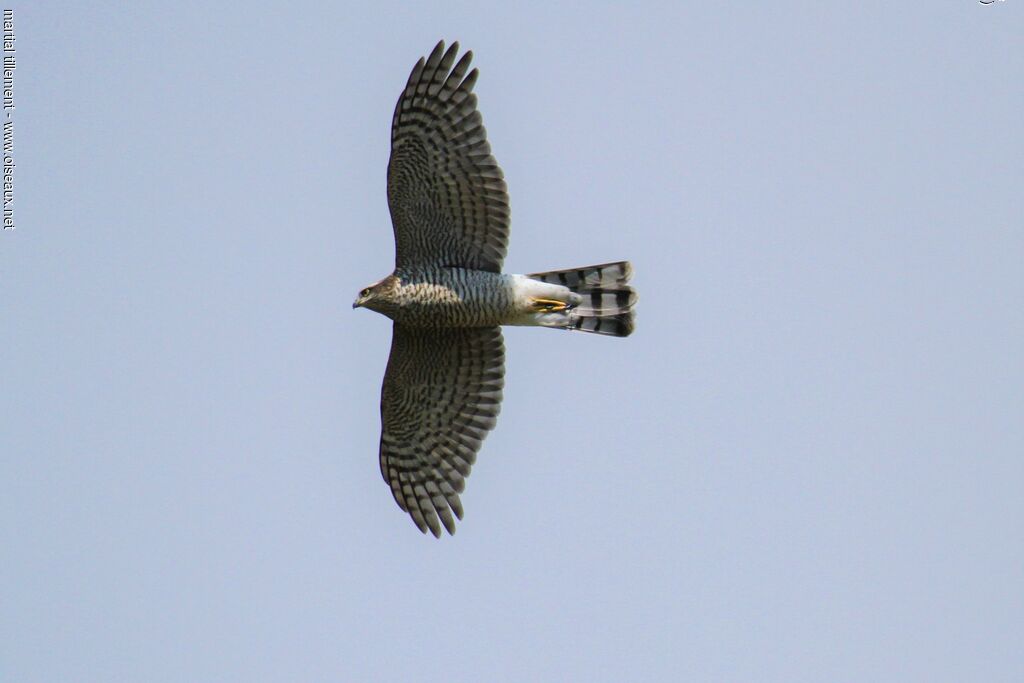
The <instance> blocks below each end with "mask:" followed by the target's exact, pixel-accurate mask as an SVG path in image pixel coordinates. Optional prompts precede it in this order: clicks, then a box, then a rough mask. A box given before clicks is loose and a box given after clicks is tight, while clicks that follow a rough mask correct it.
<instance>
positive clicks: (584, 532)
mask: <svg viewBox="0 0 1024 683" xmlns="http://www.w3.org/2000/svg"><path fill="white" fill-rule="evenodd" d="M15 23H16V34H17V45H18V66H17V71H16V77H15V99H16V102H17V109H16V112H15V116H14V122H15V131H16V132H15V159H16V163H17V172H16V186H15V221H16V225H17V229H16V230H15V231H13V232H12V231H8V232H3V233H0V286H2V290H3V296H2V297H0V321H2V323H0V330H2V333H3V341H2V345H3V346H2V352H0V387H2V388H3V391H2V392H0V544H2V547H3V549H4V551H3V555H2V561H0V594H2V595H3V596H4V597H3V601H2V602H3V608H2V610H0V679H3V680H4V681H18V682H29V681H104V682H106V681H149V682H163V681H190V682H191V681H297V680H301V681H367V680H392V681H405V680H413V679H415V680H424V681H435V680H436V681H441V680H444V681H522V680H550V681H577V680H578V681H623V680H645V681H670V680H671V681H675V680H696V681H751V680H757V681H787V682H790V681H865V680H871V681H910V680H927V681H967V680H973V681H992V682H995V681H1019V680H1022V679H1024V648H1022V647H1021V643H1022V642H1024V580H1022V576H1024V540H1022V536H1021V520H1022V519H1024V497H1022V496H1021V493H1020V492H1021V484H1022V481H1024V459H1022V457H1021V453H1024V390H1022V387H1024V361H1022V355H1021V349H1022V348H1024V305H1022V304H1024V273H1022V267H1021V264H1022V263H1024V205H1022V200H1021V197H1022V191H1021V187H1022V181H1024V169H1022V165H1021V159H1022V158H1024V155H1022V153H1024V135H1022V133H1024V124H1022V123H1021V117H1020V112H1021V111H1022V110H1024V91H1022V90H1021V88H1020V84H1021V82H1024V42H1022V38H1021V36H1022V35H1024V7H1022V5H1021V3H1019V2H1014V0H1008V1H1007V2H997V3H994V4H993V5H991V6H982V5H980V4H979V3H977V2H969V1H967V0H963V1H959V2H952V3H924V2H911V3H897V2H865V3H843V4H840V3H806V2H800V3H796V2H775V3H757V4H755V3H711V2H700V3H671V4H669V3H665V4H647V5H643V6H639V7H637V6H634V7H625V6H613V5H602V4H589V5H582V4H576V3H571V4H570V3H555V4H552V3H520V4H516V5H515V6H514V7H512V6H511V3H501V4H497V3H494V4H479V3H445V4H442V5H427V4H415V5H413V4H409V5H403V4H392V3H387V2H384V3H374V4H373V5H372V6H362V5H359V6H355V5H352V6H347V4H346V3H341V4H337V3H321V4H304V5H298V6H296V5H283V4H281V5H274V4H266V5H262V4H259V3H253V4H246V5H244V6H238V7H222V6H215V7H211V6H210V5H209V4H202V3H179V4H175V5H173V6H171V5H167V4H156V3H132V4H114V3H110V4H103V3H95V4H93V5H92V6H89V7H86V6H82V5H80V4H77V3H74V4H72V3H66V4H62V3H47V4H45V5H42V4H31V5H29V4H25V3H20V4H18V5H15ZM442 38H443V39H446V40H448V41H451V40H459V41H460V42H461V44H462V45H463V46H464V47H465V48H470V49H472V50H473V51H474V53H475V55H476V58H475V64H476V65H477V66H478V67H479V69H480V72H481V76H480V80H479V83H478V85H477V88H476V91H477V93H478V95H479V98H480V108H481V111H482V113H483V115H484V121H485V123H486V125H487V128H488V132H489V137H490V141H491V144H492V147H493V150H494V153H495V156H496V157H497V159H498V161H499V162H500V163H501V165H502V167H503V168H504V171H505V174H506V179H507V181H508V184H509V191H510V195H511V203H512V237H511V244H510V250H509V255H508V258H507V260H506V269H507V270H508V271H510V272H535V271H539V270H546V269H553V268H559V267H572V266H582V265H587V264H590V263H601V262H605V261H611V260H616V259H630V260H632V262H633V264H634V267H635V270H636V276H635V284H636V286H637V288H638V290H639V291H640V297H641V298H640V305H639V309H638V310H639V318H638V329H637V332H636V333H635V334H634V335H633V336H632V337H630V338H628V339H611V338H603V337H596V336H589V335H582V334H567V333H560V332H554V331H549V330H540V329H510V330H508V331H507V332H506V346H507V353H508V362H507V375H506V391H505V402H504V405H503V412H502V415H501V418H500V420H499V423H498V427H497V429H496V430H495V432H494V433H493V434H492V435H491V436H490V438H489V439H488V440H487V442H486V444H485V445H484V448H483V450H482V452H481V455H480V457H479V459H478V462H477V465H476V467H475V468H474V471H473V474H472V476H471V477H470V479H469V481H468V485H467V489H466V493H465V494H464V495H463V503H464V506H465V509H466V516H465V519H464V521H463V522H462V524H461V525H460V526H459V530H458V533H457V534H456V536H455V537H453V538H443V539H441V540H440V541H437V540H434V539H433V538H432V537H424V536H422V535H421V534H420V533H419V532H418V531H417V530H416V529H415V527H414V526H413V525H412V523H411V522H410V520H409V519H408V517H407V516H406V515H404V514H403V513H401V512H400V511H399V510H398V508H397V507H396V506H395V504H394V502H393V500H392V498H391V495H390V493H389V491H388V489H387V487H386V485H385V484H384V482H383V481H382V480H381V478H380V473H379V470H378V465H377V441H378V438H379V416H378V397H379V387H380V380H381V376H382V373H383V370H384V366H385V363H386V360H387V353H388V344H389V338H390V323H389V322H388V321H387V320H385V319H384V318H382V317H380V316H377V315H374V314H371V313H369V312H367V311H352V310H351V309H350V304H351V301H352V299H353V298H354V297H355V294H356V293H357V292H358V291H359V289H360V288H362V287H363V286H365V285H366V284H368V283H370V282H373V281H375V280H377V279H378V278H380V277H382V276H384V275H386V274H387V273H388V272H390V269H391V267H392V264H393V242H392V235H391V228H390V221H389V217H388V212H387V204H386V199H385V185H384V176H385V167H386V163H387V157H388V142H389V137H388V132H389V130H388V129H389V126H390V121H391V114H392V110H393V107H394V103H395V100H396V99H397V97H398V94H399V92H400V90H401V87H402V86H403V84H404V83H405V79H406V77H407V76H408V72H409V70H410V69H411V67H412V65H413V64H414V63H415V62H416V60H417V59H418V58H419V57H420V56H421V55H424V54H426V53H427V52H428V51H429V50H430V49H431V48H432V47H433V45H434V44H435V43H436V42H437V40H438V39H442Z"/></svg>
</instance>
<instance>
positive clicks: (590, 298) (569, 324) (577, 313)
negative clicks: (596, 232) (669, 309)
mask: <svg viewBox="0 0 1024 683" xmlns="http://www.w3.org/2000/svg"><path fill="white" fill-rule="evenodd" d="M632 276H633V266H632V265H630V263H629V261H618V262H616V263H603V264H601V265H598V266H584V267H583V268H570V269H568V270H553V271H550V272H547V273H532V274H530V275H528V276H527V277H531V278H533V279H534V280H541V281H543V282H549V283H551V284H556V285H562V286H564V287H568V288H569V289H571V290H572V291H573V292H575V293H577V294H579V295H580V296H581V297H582V298H583V300H582V301H581V302H580V303H579V304H577V305H576V306H574V307H573V308H571V309H570V310H569V312H568V316H567V317H566V324H565V328H566V329H569V330H580V331H581V332H593V333H595V334H607V335H611V336H614V337H628V336H629V335H630V334H632V332H633V328H634V325H635V314H634V313H633V306H634V305H635V304H636V302H637V293H636V290H634V289H633V288H632V287H630V286H629V285H628V284H627V283H628V282H629V278H630V277H632Z"/></svg>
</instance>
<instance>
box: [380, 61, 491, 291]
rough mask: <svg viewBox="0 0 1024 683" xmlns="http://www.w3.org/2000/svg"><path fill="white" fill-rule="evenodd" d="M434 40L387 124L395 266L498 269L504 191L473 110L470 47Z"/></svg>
mask: <svg viewBox="0 0 1024 683" xmlns="http://www.w3.org/2000/svg"><path fill="white" fill-rule="evenodd" d="M458 51H459V44H458V43H452V46H451V47H450V48H448V50H447V51H445V49H444V41H441V42H440V43H438V44H437V47H435V48H434V50H433V52H431V53H430V56H429V57H427V59H426V61H424V60H423V59H422V58H421V59H420V60H419V62H417V64H416V66H415V67H414V68H413V70H412V74H411V75H410V76H409V82H408V83H407V84H406V86H405V90H404V91H403V92H402V95H401V96H400V97H399V99H398V104H397V106H396V107H395V116H394V119H393V121H392V124H391V160H390V162H389V163H388V205H389V207H390V209H391V222H392V224H393V225H394V229H395V264H396V267H398V268H402V267H408V266H417V265H427V266H430V265H433V266H438V265H441V266H460V267H463V268H473V269H476V270H488V271H492V272H495V273H497V272H500V271H501V264H502V261H504V259H505V252H506V249H507V245H508V226H509V206H508V189H507V187H506V185H505V181H504V179H503V178H504V175H503V174H502V172H501V168H500V167H499V166H498V162H497V161H495V159H494V157H493V156H491V146H490V144H489V143H488V142H487V133H486V131H485V130H484V126H483V118H482V117H481V116H480V112H478V111H477V109H476V95H474V94H473V92H472V91H473V85H474V84H475V83H476V79H477V73H478V72H477V70H476V69H473V70H472V71H470V72H469V75H466V72H467V70H468V69H469V63H470V60H471V59H472V57H473V53H472V52H466V53H465V54H464V55H462V58H461V59H460V60H459V62H458V63H457V64H455V66H454V68H453V67H452V64H454V63H455V56H456V54H457V53H458Z"/></svg>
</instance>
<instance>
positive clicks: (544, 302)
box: [533, 298, 568, 312]
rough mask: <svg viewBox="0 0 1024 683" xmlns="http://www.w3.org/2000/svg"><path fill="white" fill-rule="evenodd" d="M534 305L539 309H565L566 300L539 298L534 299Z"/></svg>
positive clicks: (547, 310)
mask: <svg viewBox="0 0 1024 683" xmlns="http://www.w3.org/2000/svg"><path fill="white" fill-rule="evenodd" d="M533 305H534V307H535V308H536V309H537V310H538V311H546V312H550V311H564V310H565V308H566V306H567V305H568V304H566V303H565V302H564V301H556V300H555V299H537V298H535V299H534V300H533Z"/></svg>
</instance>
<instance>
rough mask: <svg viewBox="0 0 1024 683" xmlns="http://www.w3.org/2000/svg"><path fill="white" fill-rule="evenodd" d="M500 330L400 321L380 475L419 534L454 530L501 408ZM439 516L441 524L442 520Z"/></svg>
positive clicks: (386, 393)
mask: <svg viewBox="0 0 1024 683" xmlns="http://www.w3.org/2000/svg"><path fill="white" fill-rule="evenodd" d="M504 375H505V346H504V343H503V342H502V337H501V328H500V327H483V328H480V327H478V328H429V329H428V328H415V327H407V326H404V325H400V324H398V323H395V325H394V331H393V336H392V339H391V357H390V358H389V359H388V369H387V372H385V373H384V386H383V389H382V390H381V400H380V415H381V423H382V430H381V436H380V471H381V474H382V475H384V480H385V481H387V482H388V484H390V485H391V492H392V493H393V494H394V496H395V500H396V501H397V502H398V505H399V507H401V508H402V509H403V510H405V511H406V512H408V513H409V514H410V515H412V519H413V521H414V522H415V523H416V526H418V527H419V529H420V531H422V532H424V533H426V531H427V529H430V531H431V532H433V534H434V536H440V535H441V524H443V525H444V528H445V529H447V530H448V533H450V534H453V533H455V521H454V520H453V519H452V512H454V513H455V516H456V517H458V518H459V519H462V503H461V502H460V501H459V493H461V492H462V490H463V488H464V487H465V483H466V482H465V478H466V477H468V476H469V470H470V468H471V467H472V465H473V462H474V461H475V460H476V454H477V451H479V450H480V444H481V443H483V440H484V438H485V437H486V436H487V433H488V432H489V431H490V430H492V429H494V425H495V423H496V421H497V417H498V412H499V410H500V409H501V390H502V387H503V386H504ZM438 519H440V523H439V522H438Z"/></svg>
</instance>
